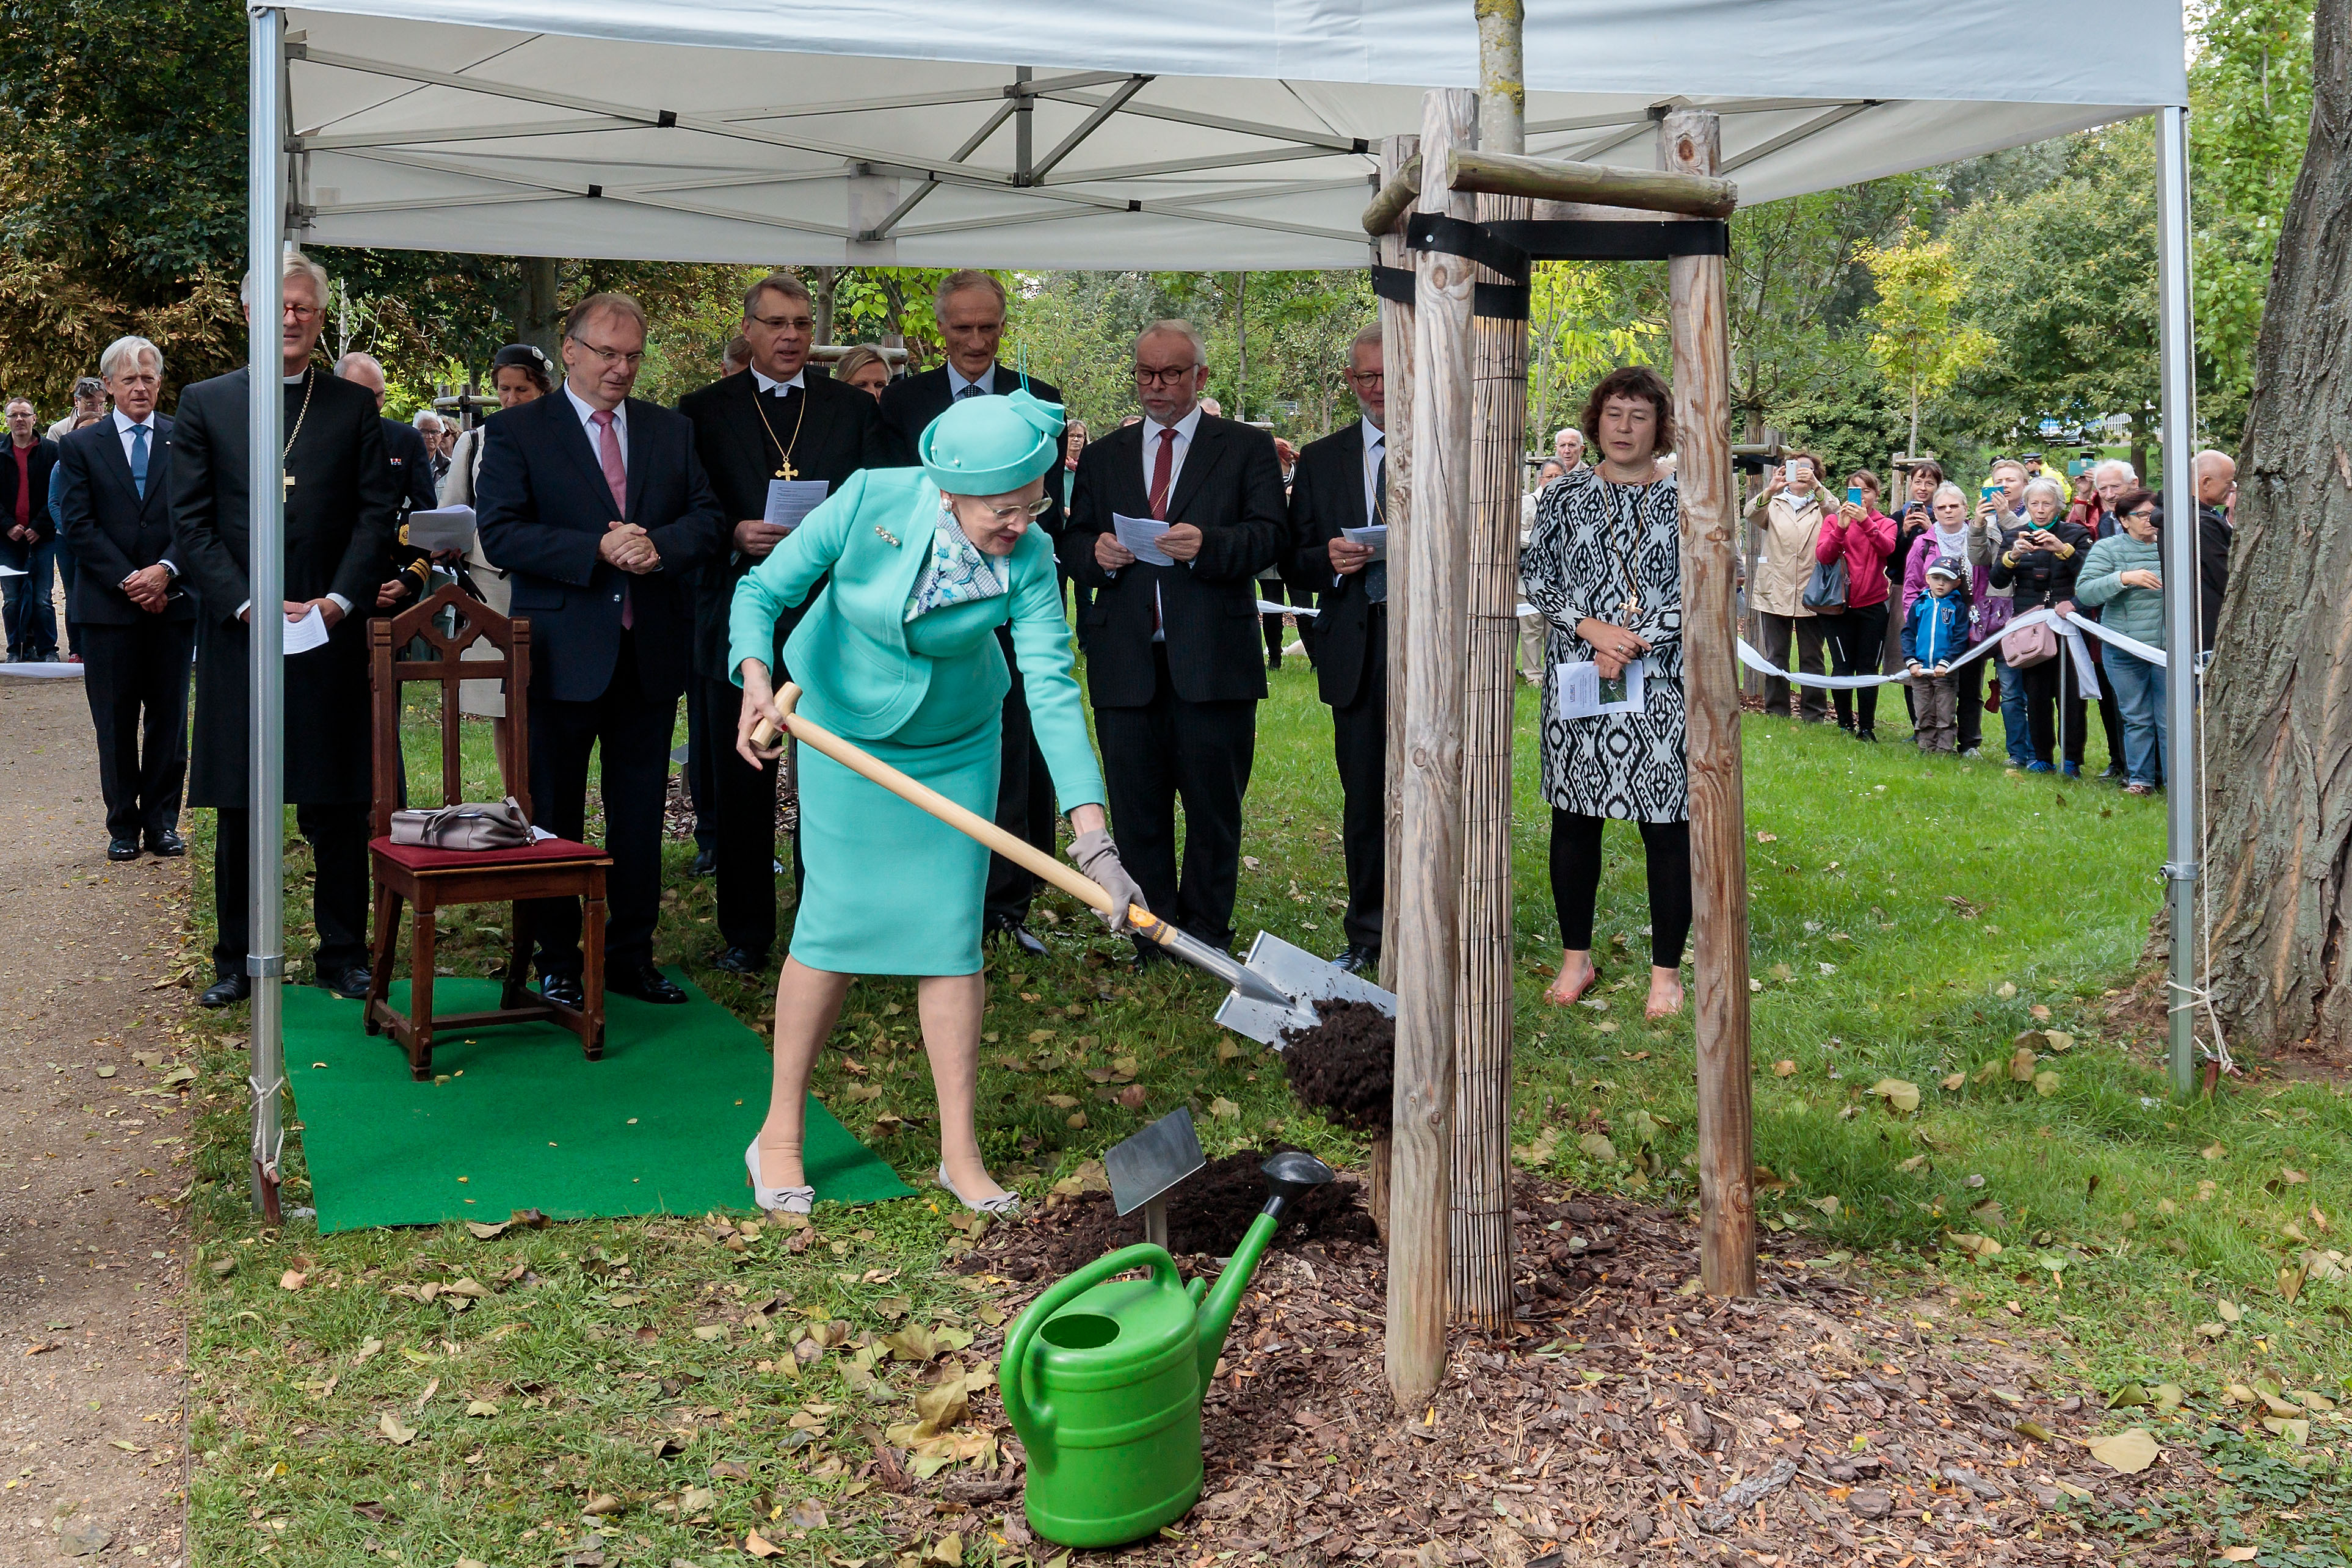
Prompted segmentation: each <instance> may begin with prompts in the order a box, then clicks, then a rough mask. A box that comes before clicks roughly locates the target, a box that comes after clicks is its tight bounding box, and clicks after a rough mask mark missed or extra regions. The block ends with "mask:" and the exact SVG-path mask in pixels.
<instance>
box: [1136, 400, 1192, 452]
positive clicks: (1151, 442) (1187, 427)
mask: <svg viewBox="0 0 2352 1568" xmlns="http://www.w3.org/2000/svg"><path fill="white" fill-rule="evenodd" d="M1201 415H1202V408H1201V406H1200V405H1198V404H1194V405H1192V413H1190V414H1187V415H1186V416H1184V417H1183V418H1181V419H1179V420H1178V421H1176V423H1175V424H1173V425H1162V424H1161V423H1160V421H1159V420H1157V419H1154V418H1153V417H1151V416H1150V415H1149V414H1147V415H1145V416H1143V445H1144V447H1145V449H1146V451H1150V450H1151V448H1152V447H1154V446H1155V445H1156V444H1157V443H1158V441H1159V440H1160V432H1161V431H1162V430H1173V431H1175V432H1176V439H1177V440H1178V441H1180V442H1181V443H1182V444H1183V445H1185V446H1187V447H1190V446H1191V445H1192V437H1193V436H1194V434H1195V433H1197V432H1198V431H1199V430H1200V428H1201Z"/></svg>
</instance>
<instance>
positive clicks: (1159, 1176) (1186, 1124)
mask: <svg viewBox="0 0 2352 1568" xmlns="http://www.w3.org/2000/svg"><path fill="white" fill-rule="evenodd" d="M1207 1163H1209V1162H1208V1160H1207V1159H1206V1158H1205V1157H1204V1156H1203V1155H1202V1152H1201V1134H1200V1132H1199V1131H1198V1130H1197V1129H1195V1128H1194V1127H1193V1125H1192V1110H1191V1109H1190V1108H1189V1107H1186V1106H1181V1105H1180V1106H1178V1107H1177V1108H1176V1109H1175V1110H1171V1111H1170V1112H1169V1113H1168V1114H1167V1115H1165V1116H1163V1117H1161V1118H1160V1120H1159V1121H1155V1122H1153V1123H1152V1124H1151V1125H1150V1126H1149V1127H1147V1128H1145V1129H1144V1130H1143V1131H1140V1132H1139V1133H1137V1134H1136V1135H1135V1136H1134V1137H1132V1138H1129V1139H1128V1140H1126V1141H1125V1142H1119V1143H1114V1144H1112V1145H1111V1146H1110V1147H1109V1148H1108V1149H1107V1150H1105V1151H1104V1152H1103V1173H1104V1174H1105V1175H1107V1176H1108V1177H1109V1178H1110V1202H1111V1206H1112V1207H1113V1208H1115V1209H1117V1210H1118V1212H1119V1213H1120V1214H1122V1215H1129V1214H1133V1213H1134V1212H1135V1211H1136V1210H1137V1209H1139V1208H1141V1207H1142V1206H1143V1205H1146V1204H1148V1203H1150V1201H1151V1200H1152V1199H1154V1198H1156V1197H1160V1196H1163V1195H1165V1194H1166V1193H1167V1192H1168V1190H1169V1189H1170V1188H1171V1187H1173V1186H1174V1185H1175V1184H1177V1183H1179V1182H1181V1181H1182V1180H1183V1179H1184V1178H1185V1177H1187V1176H1189V1175H1191V1174H1192V1173H1193V1172H1195V1171H1197V1170H1199V1169H1201V1168H1202V1166H1203V1165H1206V1164H1207Z"/></svg>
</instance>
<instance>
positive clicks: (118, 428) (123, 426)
mask: <svg viewBox="0 0 2352 1568" xmlns="http://www.w3.org/2000/svg"><path fill="white" fill-rule="evenodd" d="M108 417H109V418H110V419H112V420H113V421H114V433H115V434H116V435H118V436H128V435H130V434H131V431H132V430H134V429H136V428H137V427H138V426H142V425H144V426H147V428H148V429H149V430H151V431H152V429H154V428H155V416H153V415H152V414H150V415H149V416H147V417H146V418H144V419H133V418H131V416H129V415H128V414H125V413H123V412H122V410H121V409H120V408H118V409H116V410H115V411H114V412H113V413H112V414H111V415H110V416H108Z"/></svg>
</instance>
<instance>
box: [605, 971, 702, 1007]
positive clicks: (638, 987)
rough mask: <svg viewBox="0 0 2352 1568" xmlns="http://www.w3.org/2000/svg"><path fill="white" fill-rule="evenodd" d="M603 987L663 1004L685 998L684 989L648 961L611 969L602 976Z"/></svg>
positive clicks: (642, 1000) (639, 999)
mask: <svg viewBox="0 0 2352 1568" xmlns="http://www.w3.org/2000/svg"><path fill="white" fill-rule="evenodd" d="M604 989H605V990H607V991H615V992H618V993H619V994H622V995H624V996H634V997H635V998H636V999H637V1000H638V1001H640V1002H658V1003H660V1004H661V1005H664V1006H677V1005H680V1004H682V1003H684V1002H685V1001H686V999H687V998H686V993H685V991H683V990H682V989H680V988H679V987H678V986H677V984H674V983H673V982H672V981H671V980H670V977H669V976H668V975H667V974H664V973H662V972H661V971H660V970H658V969H656V968H655V967H654V966H653V965H652V964H650V963H644V964H639V965H637V966H636V967H635V968H634V969H627V968H624V969H616V970H614V971H613V973H610V974H607V975H606V976H604Z"/></svg>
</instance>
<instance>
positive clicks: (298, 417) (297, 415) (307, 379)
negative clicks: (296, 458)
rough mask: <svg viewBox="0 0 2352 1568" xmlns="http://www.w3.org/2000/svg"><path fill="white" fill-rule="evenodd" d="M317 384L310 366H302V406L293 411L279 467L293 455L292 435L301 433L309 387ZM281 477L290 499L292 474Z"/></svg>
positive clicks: (292, 488) (308, 411)
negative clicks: (292, 423) (292, 426)
mask: <svg viewBox="0 0 2352 1568" xmlns="http://www.w3.org/2000/svg"><path fill="white" fill-rule="evenodd" d="M317 384H318V383H317V381H316V379H315V378H314V377H313V376H312V374H311V373H310V366H309V365H304V366H303V367H302V406H301V407H299V408H298V409H296V410H295V411H294V428H293V429H291V430H289V431H288V432H287V433H286V449H285V450H284V451H282V452H280V453H278V467H279V468H280V469H283V468H285V466H286V459H288V458H291V457H292V456H293V455H294V437H297V436H299V435H300V434H302V421H303V420H304V419H306V418H308V417H309V416H310V389H311V388H312V387H313V386H315V385H317ZM283 478H284V479H285V481H286V499H287V500H293V499H294V476H293V475H291V474H285V475H284V476H283Z"/></svg>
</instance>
